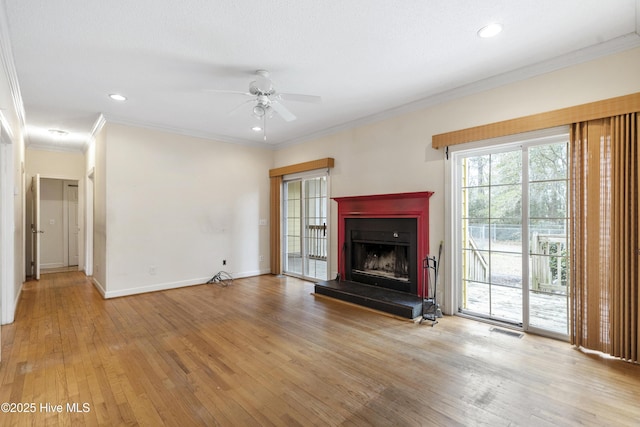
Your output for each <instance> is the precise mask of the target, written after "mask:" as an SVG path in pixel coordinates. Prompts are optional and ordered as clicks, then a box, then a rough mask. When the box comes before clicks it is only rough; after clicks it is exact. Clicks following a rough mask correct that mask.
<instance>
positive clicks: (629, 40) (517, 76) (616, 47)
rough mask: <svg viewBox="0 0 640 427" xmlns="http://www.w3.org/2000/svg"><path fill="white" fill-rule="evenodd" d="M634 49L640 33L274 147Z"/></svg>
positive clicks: (639, 45) (639, 2)
mask: <svg viewBox="0 0 640 427" xmlns="http://www.w3.org/2000/svg"><path fill="white" fill-rule="evenodd" d="M636 2H637V4H638V5H639V6H638V8H636V14H637V16H638V17H639V19H640V12H639V11H638V10H640V0H636ZM637 47H640V33H638V32H637V31H636V32H633V33H629V34H626V35H624V36H620V37H617V38H615V39H611V40H608V41H606V42H603V43H600V44H597V45H593V46H589V47H587V48H584V49H579V50H576V51H573V52H570V53H568V54H565V55H561V56H558V57H555V58H552V59H549V60H547V61H543V62H539V63H536V64H533V65H530V66H527V67H522V68H518V69H516V70H512V71H508V72H505V73H502V74H499V75H496V76H493V77H489V78H486V79H483V80H479V81H477V82H474V83H470V84H467V85H464V86H460V87H457V88H454V89H450V90H445V91H442V92H438V93H434V94H431V95H427V96H426V97H424V98H421V99H419V100H417V101H414V102H410V103H407V104H403V105H400V106H397V107H394V108H390V109H388V110H385V111H382V112H380V113H377V114H372V115H369V116H365V117H362V118H359V119H356V120H352V121H349V122H345V123H342V124H340V125H337V126H332V127H330V128H326V129H323V130H320V131H318V132H314V133H311V134H308V135H305V136H304V137H301V138H292V139H290V140H287V141H283V142H281V143H278V144H274V147H275V149H276V150H279V149H283V148H286V147H290V146H293V145H297V144H301V143H304V142H308V141H312V140H315V139H318V138H322V137H325V136H330V135H334V134H336V133H339V132H342V131H346V130H350V129H353V128H357V127H361V126H365V125H369V124H373V123H376V122H380V121H382V120H387V119H390V118H393V117H397V116H400V115H402V114H407V113H412V112H415V111H419V110H423V109H426V108H429V107H433V106H435V105H439V104H443V103H446V102H449V101H453V100H455V99H459V98H463V97H465V96H470V95H474V94H476V93H480V92H484V91H487V90H490V89H495V88H498V87H500V86H504V85H507V84H510V83H516V82H519V81H523V80H527V79H530V78H533V77H536V76H539V75H542V74H546V73H550V72H553V71H557V70H561V69H563V68H567V67H570V66H573V65H579V64H582V63H585V62H589V61H593V60H596V59H599V58H603V57H606V56H610V55H614V54H617V53H621V52H624V51H627V50H631V49H635V48H637Z"/></svg>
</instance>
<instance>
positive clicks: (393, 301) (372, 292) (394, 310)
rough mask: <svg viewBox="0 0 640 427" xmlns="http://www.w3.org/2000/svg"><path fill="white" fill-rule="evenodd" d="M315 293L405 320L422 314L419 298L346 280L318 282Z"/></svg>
mask: <svg viewBox="0 0 640 427" xmlns="http://www.w3.org/2000/svg"><path fill="white" fill-rule="evenodd" d="M315 293H316V294H320V295H325V296H329V297H332V298H336V299H339V300H341V301H347V302H350V303H353V304H358V305H361V306H363V307H368V308H373V309H375V310H380V311H383V312H385V313H390V314H393V315H395V316H399V317H404V318H407V319H415V318H416V317H418V316H420V315H421V314H422V300H421V298H420V297H418V296H416V295H411V294H408V293H406V292H398V291H394V290H391V289H386V288H381V287H378V286H371V285H365V284H363V283H357V282H351V281H346V280H342V281H337V280H329V281H327V282H319V283H316V285H315Z"/></svg>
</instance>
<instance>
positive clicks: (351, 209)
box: [333, 191, 433, 295]
mask: <svg viewBox="0 0 640 427" xmlns="http://www.w3.org/2000/svg"><path fill="white" fill-rule="evenodd" d="M432 195H433V192H431V191H422V192H415V193H395V194H379V195H366V196H351V197H334V198H333V200H335V201H336V202H337V203H338V254H339V256H338V272H339V274H340V277H343V278H344V277H345V275H346V271H345V264H346V262H345V258H344V251H343V250H342V248H344V247H345V220H346V219H347V218H415V219H416V220H417V221H416V222H417V245H418V247H417V258H418V259H417V260H416V264H415V265H417V266H418V268H421V266H422V260H423V259H425V258H426V257H427V256H428V255H429V198H430V197H431V196H432ZM417 276H418V286H417V294H418V295H422V288H423V280H424V277H423V274H422V271H419V272H418V274H417Z"/></svg>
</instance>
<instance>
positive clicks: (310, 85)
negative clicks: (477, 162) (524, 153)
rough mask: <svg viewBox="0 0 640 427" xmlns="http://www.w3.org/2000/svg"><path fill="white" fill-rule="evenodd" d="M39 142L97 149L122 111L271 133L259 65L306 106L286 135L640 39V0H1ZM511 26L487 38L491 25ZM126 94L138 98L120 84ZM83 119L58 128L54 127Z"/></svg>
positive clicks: (296, 108)
mask: <svg viewBox="0 0 640 427" xmlns="http://www.w3.org/2000/svg"><path fill="white" fill-rule="evenodd" d="M0 1H2V2H3V3H4V7H5V9H6V10H5V13H6V19H5V21H6V25H8V31H7V29H5V31H4V34H7V33H8V35H9V38H10V44H11V49H12V51H13V59H14V63H15V68H16V71H17V76H18V82H19V86H20V91H21V94H22V99H23V103H24V107H25V116H26V124H27V137H28V139H27V144H29V145H31V146H34V147H43V146H53V147H55V148H58V149H78V148H82V147H83V145H84V144H85V143H86V141H87V140H88V138H89V136H90V133H91V131H92V128H93V126H94V124H95V123H96V121H97V120H98V118H99V117H100V114H103V115H104V117H106V119H107V121H114V122H119V123H125V124H133V125H138V126H145V127H152V128H158V129H165V130H169V131H175V132H179V133H184V134H189V135H195V136H202V137H206V138H212V139H216V140H222V141H229V142H239V143H248V144H256V145H260V144H265V142H263V141H262V135H261V134H259V133H256V132H254V131H252V130H251V127H252V126H254V125H255V124H257V123H258V121H257V119H255V118H254V117H253V116H252V114H251V106H250V104H246V107H243V108H241V109H240V110H239V111H238V112H236V113H235V114H233V115H230V114H229V112H230V111H232V110H234V109H235V108H236V107H237V106H238V105H239V104H241V103H242V102H244V101H245V100H246V98H245V97H243V96H242V95H236V94H228V93H217V92H210V91H207V89H220V90H231V91H247V89H248V86H249V83H250V82H251V81H252V80H253V77H254V72H255V70H257V69H266V70H269V71H270V72H271V77H272V79H273V81H274V83H275V84H276V89H278V90H280V91H282V92H290V93H299V94H310V95H320V96H322V100H323V102H322V103H321V104H307V103H301V102H294V101H289V102H284V101H283V103H284V104H285V105H286V107H287V108H289V109H290V110H291V111H292V112H293V113H294V114H295V115H296V116H297V117H298V118H297V120H295V121H292V122H285V121H284V120H283V119H282V118H281V117H279V116H277V115H276V116H274V117H273V118H272V119H270V120H269V121H268V122H267V127H268V129H267V131H268V140H267V142H266V144H271V145H273V146H278V145H284V144H291V143H295V142H298V141H302V140H306V139H309V138H313V137H317V136H319V135H323V134H327V133H331V132H335V131H336V130H339V129H344V128H348V127H350V126H355V125H357V124H362V123H366V122H368V121H372V120H375V119H379V118H381V117H385V116H389V115H392V114H398V113H399V112H402V111H407V110H408V109H416V108H420V107H421V106H425V105H430V104H433V103H435V102H437V101H438V100H443V99H446V98H447V97H451V96H455V95H460V94H463V93H471V92H473V91H477V90H480V89H481V88H487V86H495V85H498V84H502V83H504V82H506V81H513V80H517V79H520V78H526V77H530V76H531V75H535V74H538V73H542V72H547V71H550V70H552V69H557V68H559V67H563V66H566V65H570V64H572V63H576V62H579V61H584V60H588V59H592V58H593V57H598V56H603V55H606V54H609V53H613V52H616V51H621V50H625V49H629V48H632V47H637V46H640V37H639V36H638V21H639V19H638V16H639V11H638V9H640V6H639V4H640V0H608V1H606V2H605V1H602V0H519V1H513V0H491V1H478V0H401V1H389V0H347V1H345V0H322V1H318V0H267V1H264V0H262V1H258V0H234V1H220V0H185V1H175V0H136V1H131V0H110V1H104V0H64V1H61V0H59V1H54V0H50V1H43V0H0ZM491 22H500V23H502V24H503V25H504V31H503V32H502V33H501V34H499V35H498V36H497V37H495V38H492V39H481V38H479V37H478V36H477V34H476V33H477V31H478V29H480V28H481V27H482V26H484V25H486V24H488V23H491ZM114 92H117V93H122V94H124V95H126V96H127V97H128V101H127V102H125V103H116V102H114V101H112V100H110V99H109V98H108V97H107V95H108V94H110V93H114ZM52 128H55V129H62V130H65V131H67V132H69V135H67V136H66V137H58V138H53V137H52V136H51V135H50V134H49V132H47V130H48V129H52Z"/></svg>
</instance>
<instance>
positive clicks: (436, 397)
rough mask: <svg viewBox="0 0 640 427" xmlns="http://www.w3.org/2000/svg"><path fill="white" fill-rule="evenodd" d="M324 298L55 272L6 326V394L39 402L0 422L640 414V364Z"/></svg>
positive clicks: (509, 420)
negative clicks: (116, 291) (98, 284)
mask: <svg viewBox="0 0 640 427" xmlns="http://www.w3.org/2000/svg"><path fill="white" fill-rule="evenodd" d="M312 291H313V285H312V284H311V283H307V282H303V281H300V280H297V279H293V278H277V277H275V276H260V277H255V278H248V279H242V280H235V281H234V283H233V284H232V285H231V286H229V287H224V288H223V287H220V286H217V285H202V286H194V287H189V288H182V289H175V290H170V291H164V292H155V293H149V294H143V295H137V296H132V297H123V298H117V299H112V300H103V299H102V298H101V296H100V295H99V293H98V292H97V291H96V290H95V289H94V288H93V286H92V285H91V284H90V283H89V281H88V280H87V278H86V277H85V276H84V275H83V274H82V273H80V272H71V273H55V274H47V275H44V276H43V277H42V279H41V280H40V282H28V283H26V284H25V286H24V291H23V294H22V297H21V300H20V303H19V306H18V313H17V318H16V321H15V323H14V324H12V325H7V326H3V327H2V358H3V361H2V364H1V367H0V402H11V403H14V404H15V405H13V408H12V409H20V408H18V404H23V406H22V408H21V409H23V410H24V409H25V408H26V409H27V410H30V409H34V411H33V412H32V413H4V414H0V425H2V426H8V425H45V424H46V425H73V426H78V425H153V426H157V425H175V426H189V425H207V426H211V425H221V426H239V425H283V426H295V425H301V426H302V425H303V426H308V425H323V426H326V425H331V426H333V425H344V426H365V425H375V426H429V425H438V426H456V425H464V426H467V425H491V426H507V425H524V426H528V425H535V426H545V425H546V426H557V425H579V424H580V425H594V426H604V425H611V426H621V425H638V423H639V422H640V421H639V420H640V403H639V402H640V366H637V365H631V364H628V363H625V362H621V361H618V360H611V359H604V358H601V357H599V356H595V355H588V354H585V353H582V352H580V351H578V350H576V349H574V348H572V347H571V346H570V345H569V344H567V343H564V342H560V341H554V340H550V339H545V338H541V337H537V336H532V335H525V336H524V337H523V338H520V339H519V338H514V337H511V336H507V335H504V334H500V333H496V332H491V331H490V326H489V325H487V324H484V323H478V322H475V321H472V320H468V319H463V318H460V317H445V318H443V319H440V323H439V324H438V325H436V326H435V327H430V326H428V325H426V324H423V325H417V324H414V323H413V322H411V321H407V320H400V319H396V318H392V317H388V316H386V315H382V314H379V313H375V312H372V311H369V310H367V309H363V308H360V307H354V306H350V305H347V304H345V303H341V302H337V301H333V300H330V299H327V298H322V297H315V296H313V295H312V294H311V293H312ZM47 403H48V404H51V406H47ZM24 404H27V405H24ZM31 404H33V405H31ZM74 404H77V405H76V406H75V407H74V406H73V405H74ZM55 405H62V407H61V410H60V412H57V409H58V408H60V407H55ZM68 406H69V407H68ZM72 409H77V410H78V412H73V411H70V410H72ZM82 410H85V411H86V412H82Z"/></svg>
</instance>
